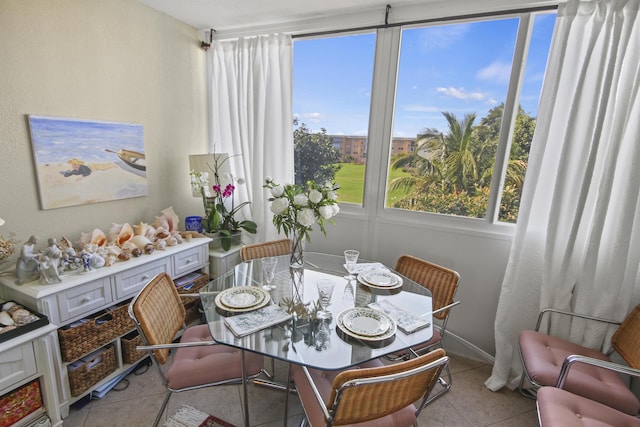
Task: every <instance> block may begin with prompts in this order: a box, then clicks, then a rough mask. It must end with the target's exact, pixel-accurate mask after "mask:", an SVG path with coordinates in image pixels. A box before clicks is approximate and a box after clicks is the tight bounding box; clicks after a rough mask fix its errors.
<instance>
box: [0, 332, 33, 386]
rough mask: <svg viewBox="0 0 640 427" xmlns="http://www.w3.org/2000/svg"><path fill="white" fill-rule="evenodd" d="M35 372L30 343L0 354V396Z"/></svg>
mask: <svg viewBox="0 0 640 427" xmlns="http://www.w3.org/2000/svg"><path fill="white" fill-rule="evenodd" d="M36 372H37V371H36V358H35V354H34V352H33V345H32V344H31V342H28V343H24V344H22V345H20V346H18V347H16V348H12V349H11V350H7V351H4V352H2V353H0V395H2V394H4V393H5V391H7V390H8V389H9V388H10V387H12V386H13V385H14V384H17V383H19V382H20V381H22V380H24V379H25V378H28V377H29V376H31V375H34V374H35V373H36Z"/></svg>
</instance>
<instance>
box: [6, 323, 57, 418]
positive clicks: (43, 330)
mask: <svg viewBox="0 0 640 427" xmlns="http://www.w3.org/2000/svg"><path fill="white" fill-rule="evenodd" d="M56 330H57V328H56V326H55V325H52V324H48V325H45V326H42V327H40V328H38V329H35V330H33V331H30V332H27V333H25V334H22V335H20V336H18V337H15V338H13V339H10V340H8V341H4V342H2V343H0V374H1V375H0V396H3V395H5V394H8V393H10V392H12V391H13V390H16V389H18V388H19V387H21V386H23V385H24V384H27V383H29V382H31V381H33V380H35V379H39V380H40V390H41V393H42V400H43V402H42V403H43V405H44V409H45V410H46V412H47V414H48V416H49V419H50V420H51V425H52V426H53V427H57V426H60V425H62V415H61V413H60V404H59V401H58V390H57V381H56V377H55V375H54V374H55V372H56V369H55V366H53V364H52V361H51V357H50V355H51V354H55V353H57V352H59V350H58V339H57V334H56Z"/></svg>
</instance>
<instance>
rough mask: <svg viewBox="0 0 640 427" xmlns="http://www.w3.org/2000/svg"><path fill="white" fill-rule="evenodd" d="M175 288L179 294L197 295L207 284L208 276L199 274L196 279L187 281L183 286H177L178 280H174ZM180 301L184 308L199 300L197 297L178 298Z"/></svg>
mask: <svg viewBox="0 0 640 427" xmlns="http://www.w3.org/2000/svg"><path fill="white" fill-rule="evenodd" d="M176 282H177V283H176V288H177V289H178V293H179V294H197V293H198V291H199V290H200V289H202V287H204V285H206V284H207V283H209V275H208V274H200V275H199V276H198V277H196V278H195V279H193V281H189V282H188V283H186V284H184V285H183V286H178V284H179V283H180V279H176ZM180 299H181V300H182V304H184V306H185V307H186V306H187V305H188V304H191V303H192V302H195V301H197V300H198V299H199V298H197V297H183V298H180Z"/></svg>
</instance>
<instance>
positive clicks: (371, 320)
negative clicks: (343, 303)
mask: <svg viewBox="0 0 640 427" xmlns="http://www.w3.org/2000/svg"><path fill="white" fill-rule="evenodd" d="M342 324H343V325H344V327H345V328H347V329H348V330H350V331H351V332H353V333H354V334H358V335H363V336H366V337H375V336H378V335H382V334H384V333H385V332H387V331H388V330H389V328H390V327H391V322H389V318H388V317H387V316H385V315H384V313H382V312H380V311H376V310H370V309H366V308H355V309H353V310H350V311H349V312H348V313H346V314H345V315H344V317H343V318H342Z"/></svg>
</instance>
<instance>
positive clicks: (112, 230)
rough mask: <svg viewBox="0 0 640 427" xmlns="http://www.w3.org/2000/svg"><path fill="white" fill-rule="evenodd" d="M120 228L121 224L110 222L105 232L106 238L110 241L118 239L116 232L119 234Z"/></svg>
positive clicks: (114, 241) (113, 241)
mask: <svg viewBox="0 0 640 427" xmlns="http://www.w3.org/2000/svg"><path fill="white" fill-rule="evenodd" d="M120 230H122V224H116V223H115V222H112V223H111V226H110V227H109V231H108V232H107V240H108V241H109V242H111V243H116V242H117V241H118V234H120Z"/></svg>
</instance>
